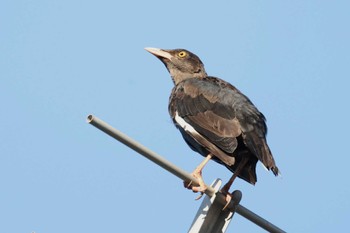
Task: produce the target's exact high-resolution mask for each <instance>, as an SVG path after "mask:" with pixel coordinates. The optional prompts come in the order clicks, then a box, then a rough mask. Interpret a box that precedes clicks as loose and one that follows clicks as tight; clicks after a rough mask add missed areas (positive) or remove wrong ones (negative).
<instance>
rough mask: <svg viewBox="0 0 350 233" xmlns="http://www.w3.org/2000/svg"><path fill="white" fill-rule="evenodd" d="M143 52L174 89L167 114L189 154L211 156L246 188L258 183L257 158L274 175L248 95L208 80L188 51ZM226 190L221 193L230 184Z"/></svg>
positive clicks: (258, 116) (261, 127)
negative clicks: (157, 64) (161, 67)
mask: <svg viewBox="0 0 350 233" xmlns="http://www.w3.org/2000/svg"><path fill="white" fill-rule="evenodd" d="M146 50H147V51H149V52H150V53H152V54H154V55H155V56H157V57H158V58H159V59H160V60H161V61H162V62H163V63H164V64H165V66H166V68H167V69H168V71H169V73H170V75H171V77H172V80H173V82H174V84H175V87H174V88H173V90H172V92H171V96H170V100H169V113H170V115H171V117H172V119H173V122H174V123H175V125H176V126H177V128H178V129H179V130H180V132H181V134H182V136H183V138H184V139H185V141H186V142H187V144H188V145H189V146H190V147H191V148H192V149H193V150H194V151H196V152H198V153H200V154H201V155H203V156H205V157H207V156H208V155H212V158H213V160H215V161H216V162H218V163H220V164H223V165H224V166H226V167H227V168H228V169H229V170H230V171H231V172H235V171H236V173H238V174H236V176H237V175H238V177H240V178H242V179H244V180H245V181H247V182H249V183H251V184H255V182H256V181H257V177H256V172H255V167H256V163H257V161H258V160H259V161H261V162H262V163H263V164H264V166H265V167H266V168H267V169H268V170H272V172H273V173H274V174H275V175H277V174H278V168H277V167H276V165H275V161H274V159H273V157H272V154H271V151H270V149H269V147H268V145H267V143H266V133H267V127H266V123H265V117H264V115H263V114H262V113H261V112H259V110H258V109H257V108H256V107H255V106H254V105H253V103H252V102H251V101H250V100H249V99H248V97H246V96H245V95H244V94H242V93H241V92H240V91H239V90H238V89H237V88H235V87H234V86H232V85H231V84H229V83H228V82H225V81H224V80H222V79H219V78H216V77H211V76H208V75H207V74H206V72H205V69H204V65H203V63H202V62H201V60H200V59H199V58H198V57H197V56H196V55H195V54H193V53H191V52H189V51H187V50H184V49H175V50H162V49H155V48H146ZM209 159H210V157H209ZM209 159H208V160H209ZM205 163H206V162H205ZM205 163H204V165H205ZM204 165H203V166H201V167H200V168H197V169H198V170H199V171H197V173H201V170H202V168H203V167H204ZM197 176H198V174H197ZM199 176H200V174H199ZM200 178H201V177H200ZM234 178H235V175H234V176H233V178H232V179H231V180H230V181H232V182H233V180H234ZM232 182H231V183H232ZM227 186H228V187H226V189H227V190H226V191H228V189H229V186H231V184H227ZM199 191H202V190H199Z"/></svg>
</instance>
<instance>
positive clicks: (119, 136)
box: [87, 115, 285, 233]
mask: <svg viewBox="0 0 350 233" xmlns="http://www.w3.org/2000/svg"><path fill="white" fill-rule="evenodd" d="M87 122H88V123H89V124H91V125H93V126H95V127H96V128H98V129H100V130H101V131H103V132H104V133H106V134H108V135H109V136H111V137H113V138H115V139H116V140H118V141H120V142H121V143H123V144H125V145H126V146H128V147H130V148H131V149H133V150H135V151H136V152H138V153H139V154H141V155H143V156H144V157H146V158H147V159H149V160H151V161H152V162H154V163H156V164H158V165H159V166H161V167H162V168H164V169H165V170H167V171H169V172H170V173H172V174H174V175H175V176H177V177H179V178H180V179H182V180H183V181H192V183H193V184H195V185H198V182H197V180H196V178H194V177H193V176H192V175H191V174H189V173H188V172H186V171H184V170H183V169H181V168H179V167H177V166H176V165H174V164H173V163H171V162H169V161H168V160H166V159H165V158H163V157H162V156H160V155H158V154H157V153H155V152H153V151H152V150H150V149H148V148H147V147H145V146H143V145H142V144H140V143H138V142H137V141H135V140H134V139H132V138H130V137H129V136H127V135H125V134H124V133H122V132H120V131H119V130H117V129H115V128H113V127H112V126H110V125H109V124H107V123H106V122H104V121H103V120H101V119H99V118H98V117H96V116H93V115H88V117H87ZM207 187H208V188H207V190H206V191H205V194H207V195H208V196H210V197H212V196H213V195H214V194H215V195H218V197H219V198H218V201H219V202H220V203H221V204H222V205H225V204H226V200H225V197H224V195H223V194H221V193H220V192H216V191H215V190H214V189H213V188H212V187H211V186H208V185H207ZM227 208H228V209H230V210H231V211H233V212H234V211H235V212H236V213H238V214H239V215H241V216H243V217H245V218H246V219H248V220H250V221H251V222H253V223H255V224H256V225H258V226H260V227H261V228H263V229H265V230H267V231H269V232H274V233H283V232H285V231H283V230H282V229H280V228H279V227H277V226H275V225H274V224H272V223H270V222H269V221H267V220H265V219H264V218H262V217H260V216H259V215H257V214H255V213H254V212H252V211H250V210H249V209H247V208H245V207H244V206H242V205H240V204H238V203H234V200H232V201H231V203H230V204H229V205H228V207H227Z"/></svg>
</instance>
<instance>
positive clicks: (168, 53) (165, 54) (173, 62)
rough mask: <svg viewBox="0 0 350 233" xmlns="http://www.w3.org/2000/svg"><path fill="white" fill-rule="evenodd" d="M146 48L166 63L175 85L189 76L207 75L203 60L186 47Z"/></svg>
mask: <svg viewBox="0 0 350 233" xmlns="http://www.w3.org/2000/svg"><path fill="white" fill-rule="evenodd" d="M145 49H146V50H147V51H148V52H150V53H152V54H153V55H154V56H156V57H157V58H159V59H160V60H161V61H162V62H163V63H164V65H165V66H166V68H167V69H168V71H169V73H170V75H171V77H172V79H173V81H174V83H175V85H176V84H178V83H180V82H181V81H183V80H185V79H188V78H204V77H206V76H207V74H206V72H205V69H204V65H203V63H202V61H201V60H200V59H199V57H197V56H196V55H195V54H193V53H191V52H190V51H187V50H185V49H173V50H165V49H157V48H145Z"/></svg>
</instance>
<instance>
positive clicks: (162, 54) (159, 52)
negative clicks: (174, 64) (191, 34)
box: [145, 48, 173, 60]
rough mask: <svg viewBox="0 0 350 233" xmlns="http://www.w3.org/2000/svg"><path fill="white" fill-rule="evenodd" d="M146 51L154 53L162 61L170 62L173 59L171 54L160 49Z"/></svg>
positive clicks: (147, 49)
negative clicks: (164, 59) (163, 59)
mask: <svg viewBox="0 0 350 233" xmlns="http://www.w3.org/2000/svg"><path fill="white" fill-rule="evenodd" d="M145 50H146V51H148V52H150V53H152V54H153V55H154V56H156V57H158V58H160V59H162V58H166V59H168V60H171V58H172V57H173V56H172V55H171V54H170V53H169V52H167V51H165V50H162V49H158V48H145Z"/></svg>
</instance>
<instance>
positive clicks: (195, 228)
mask: <svg viewBox="0 0 350 233" xmlns="http://www.w3.org/2000/svg"><path fill="white" fill-rule="evenodd" d="M221 184H222V181H221V180H220V179H216V180H214V182H213V183H212V184H211V185H210V186H211V187H212V188H213V189H214V190H215V191H216V192H218V190H219V189H220V187H221ZM241 197H242V194H241V192H240V191H238V190H237V191H235V192H234V193H233V197H232V198H233V200H234V204H235V206H236V205H237V204H238V203H239V201H240V200H241ZM223 208H224V205H223V204H222V203H221V202H219V201H218V196H217V195H216V193H215V194H214V195H213V196H212V197H209V196H207V195H205V197H204V199H203V201H202V204H201V206H200V207H199V209H198V212H197V214H196V216H195V217H194V220H193V222H192V225H191V228H190V230H189V231H188V233H224V232H226V229H227V227H228V225H229V224H230V222H231V220H232V217H233V214H234V212H231V211H230V210H229V208H227V209H226V210H222V209H223Z"/></svg>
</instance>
